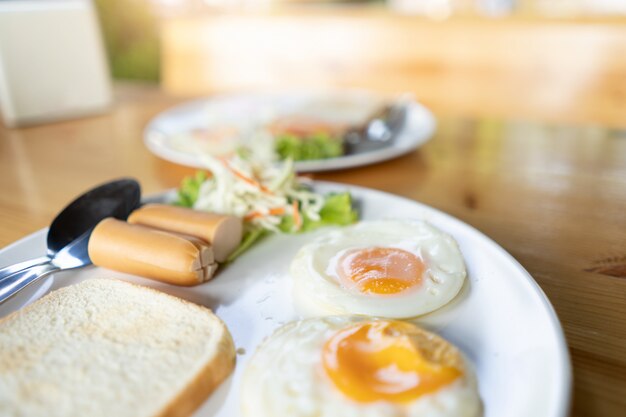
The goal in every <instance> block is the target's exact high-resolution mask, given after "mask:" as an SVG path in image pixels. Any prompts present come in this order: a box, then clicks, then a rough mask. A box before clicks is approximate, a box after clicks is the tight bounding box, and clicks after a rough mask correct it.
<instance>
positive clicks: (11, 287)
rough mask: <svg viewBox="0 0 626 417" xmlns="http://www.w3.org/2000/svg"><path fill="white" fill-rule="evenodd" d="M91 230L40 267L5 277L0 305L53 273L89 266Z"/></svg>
mask: <svg viewBox="0 0 626 417" xmlns="http://www.w3.org/2000/svg"><path fill="white" fill-rule="evenodd" d="M92 230H93V227H92V228H91V229H89V230H87V231H86V232H84V233H83V234H82V235H81V236H80V237H78V238H77V239H75V240H74V241H72V242H71V243H70V244H69V245H66V246H65V247H64V248H63V249H61V250H60V251H58V252H57V253H55V254H54V255H53V256H52V257H51V258H50V260H49V261H48V262H46V263H44V264H41V265H34V266H32V267H30V268H26V269H24V270H22V271H19V272H16V273H14V274H12V275H9V276H7V277H5V278H4V280H3V281H2V282H1V283H0V304H2V303H3V302H5V301H6V300H8V299H9V298H11V297H13V296H14V295H15V294H17V293H18V292H20V291H21V290H23V289H24V288H26V287H27V286H29V285H30V284H32V283H33V282H36V281H38V280H40V279H41V278H43V277H46V276H48V275H50V274H51V273H53V272H58V271H63V270H67V269H74V268H80V267H81V266H85V265H89V264H90V263H91V259H89V253H88V250H87V246H88V244H89V237H90V236H91V232H92Z"/></svg>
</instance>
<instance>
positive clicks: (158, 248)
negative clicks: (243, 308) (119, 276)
mask: <svg viewBox="0 0 626 417" xmlns="http://www.w3.org/2000/svg"><path fill="white" fill-rule="evenodd" d="M88 251H89V257H90V258H91V261H92V262H93V263H94V265H97V266H101V267H104V268H108V269H113V270H115V271H119V272H125V273H128V274H134V275H140V276H144V277H147V278H152V279H156V280H158V281H163V282H167V283H170V284H176V285H185V286H190V285H197V284H201V283H203V282H206V281H208V280H209V279H210V278H211V277H212V276H213V274H214V273H215V269H216V267H217V264H215V263H214V262H213V253H212V248H211V247H210V246H209V245H207V244H206V243H204V242H203V241H202V240H200V239H197V238H188V237H186V236H181V235H176V234H172V233H168V232H164V231H160V230H155V229H151V228H149V227H144V226H140V225H133V224H128V223H126V222H124V221H121V220H117V219H113V218H107V219H104V220H102V221H101V222H100V223H98V225H97V226H96V227H95V229H94V230H93V232H92V234H91V237H90V239H89V246H88Z"/></svg>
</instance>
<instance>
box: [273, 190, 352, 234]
mask: <svg viewBox="0 0 626 417" xmlns="http://www.w3.org/2000/svg"><path fill="white" fill-rule="evenodd" d="M358 217H359V216H358V213H357V212H356V210H354V209H353V208H352V196H351V195H350V193H348V192H345V193H338V194H329V195H327V196H326V201H325V202H324V206H323V207H322V209H321V210H320V219H319V220H312V219H310V218H308V217H307V216H304V218H303V219H302V228H301V229H300V230H299V231H300V232H308V231H311V230H315V229H317V228H319V227H322V226H331V225H335V226H346V225H349V224H352V223H354V222H356V221H357V219H358ZM293 225H294V219H293V217H292V216H285V217H283V219H282V221H281V223H280V225H279V228H280V230H281V231H282V232H284V233H292V230H293Z"/></svg>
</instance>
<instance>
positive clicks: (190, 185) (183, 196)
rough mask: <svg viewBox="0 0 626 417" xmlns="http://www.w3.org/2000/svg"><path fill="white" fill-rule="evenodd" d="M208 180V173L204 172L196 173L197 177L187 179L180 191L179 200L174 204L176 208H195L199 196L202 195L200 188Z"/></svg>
mask: <svg viewBox="0 0 626 417" xmlns="http://www.w3.org/2000/svg"><path fill="white" fill-rule="evenodd" d="M206 179H207V173H206V172H204V171H198V172H196V175H194V176H192V177H185V178H184V179H183V181H182V182H181V184H180V188H179V189H178V200H176V201H175V202H174V205H176V206H182V207H193V205H194V204H195V202H196V200H198V194H199V193H200V186H201V185H202V183H203V182H204V181H206Z"/></svg>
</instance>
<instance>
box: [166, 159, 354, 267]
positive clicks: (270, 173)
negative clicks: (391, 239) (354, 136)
mask: <svg viewBox="0 0 626 417" xmlns="http://www.w3.org/2000/svg"><path fill="white" fill-rule="evenodd" d="M203 161H204V163H205V165H206V167H207V169H208V170H209V171H211V174H212V175H211V176H210V177H208V176H207V175H205V174H203V173H202V172H200V173H198V174H197V175H196V176H195V177H189V178H186V179H184V180H183V182H182V184H181V187H180V188H179V190H178V201H177V202H176V204H178V205H180V206H183V207H190V208H193V209H195V210H200V211H208V212H211V213H220V214H224V215H232V216H236V217H241V218H243V220H244V237H243V241H242V243H241V245H240V246H239V248H237V250H235V252H233V254H231V255H230V256H229V258H228V260H233V259H234V258H236V257H237V256H238V255H240V254H241V253H242V252H243V251H244V250H246V249H247V248H248V247H250V246H251V245H252V244H253V243H254V242H255V241H257V240H258V239H259V238H260V237H262V236H263V235H265V234H268V233H298V232H305V231H310V230H313V229H316V228H318V227H321V226H327V225H347V224H352V223H354V222H355V221H356V219H357V214H356V212H355V210H353V208H352V199H351V197H350V194H349V193H347V192H343V193H338V194H328V195H322V194H320V193H317V192H315V190H313V189H312V188H311V187H310V186H308V185H307V183H306V180H305V179H303V178H299V177H297V176H296V175H295V172H294V169H293V162H292V161H286V162H285V163H283V164H281V165H274V164H271V163H268V162H267V161H265V160H262V159H255V158H254V157H253V156H252V155H239V156H235V157H233V158H230V159H223V158H214V157H210V156H206V157H205V158H203Z"/></svg>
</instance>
